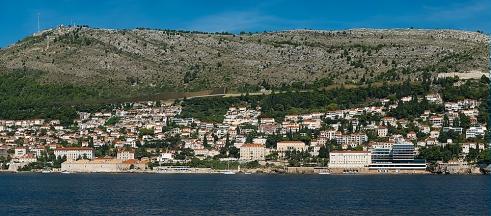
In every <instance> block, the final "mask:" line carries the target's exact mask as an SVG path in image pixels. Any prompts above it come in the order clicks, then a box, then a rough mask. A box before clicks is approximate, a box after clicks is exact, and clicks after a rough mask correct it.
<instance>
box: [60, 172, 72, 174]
mask: <svg viewBox="0 0 491 216" xmlns="http://www.w3.org/2000/svg"><path fill="white" fill-rule="evenodd" d="M61 173H62V174H70V173H71V172H68V171H63V172H61Z"/></svg>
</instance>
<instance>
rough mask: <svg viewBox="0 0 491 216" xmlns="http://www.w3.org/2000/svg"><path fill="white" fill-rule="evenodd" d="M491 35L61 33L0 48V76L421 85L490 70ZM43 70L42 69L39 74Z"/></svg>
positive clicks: (208, 84) (188, 86) (153, 84)
mask: <svg viewBox="0 0 491 216" xmlns="http://www.w3.org/2000/svg"><path fill="white" fill-rule="evenodd" d="M487 40H488V39H487V38H486V37H485V36H484V35H482V34H479V33H476V32H463V31H453V30H368V29H357V30H346V31H309V30H294V31H282V32H270V33H259V34H240V35H232V34H211V33H199V32H180V31H168V30H146V29H134V30H107V29H93V28H87V27H71V28H68V27H59V28H56V29H51V30H47V31H44V32H42V33H39V34H37V35H34V36H31V37H27V38H25V39H23V40H21V41H19V42H18V43H16V44H14V45H12V46H10V47H8V48H4V49H1V50H0V71H1V72H0V73H5V72H9V71H14V70H16V69H17V70H16V71H18V70H19V69H21V70H35V71H41V75H40V76H39V77H38V78H36V80H38V82H40V83H49V84H60V83H61V84H73V85H77V86H95V85H110V86H116V87H122V88H128V89H146V88H154V89H160V90H166V91H196V90H204V89H213V88H217V87H230V88H238V87H239V86H243V85H244V84H251V85H261V84H263V85H264V84H268V85H281V84H291V83H293V82H300V83H303V82H305V83H311V82H313V81H315V80H320V79H323V78H324V79H326V78H327V79H330V80H332V81H334V82H335V83H368V82H374V81H380V80H401V79H404V78H411V79H417V78H418V77H421V75H422V73H423V72H425V71H427V72H430V73H432V74H433V75H434V74H436V73H445V72H464V73H465V72H469V71H474V72H475V71H481V72H484V71H487V68H488V62H487V61H488V60H487V59H488V48H487V46H488V45H487V42H486V41H487ZM36 74H39V73H36Z"/></svg>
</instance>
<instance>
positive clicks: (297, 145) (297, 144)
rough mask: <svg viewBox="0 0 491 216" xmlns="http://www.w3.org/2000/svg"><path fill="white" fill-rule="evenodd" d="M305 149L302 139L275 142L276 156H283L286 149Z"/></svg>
mask: <svg viewBox="0 0 491 216" xmlns="http://www.w3.org/2000/svg"><path fill="white" fill-rule="evenodd" d="M305 150H307V148H306V146H305V143H304V142H302V141H282V142H278V143H277V144H276V151H278V156H280V157H284V156H285V153H286V152H287V151H305Z"/></svg>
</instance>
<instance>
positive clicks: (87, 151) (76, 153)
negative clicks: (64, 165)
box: [54, 147, 94, 160]
mask: <svg viewBox="0 0 491 216" xmlns="http://www.w3.org/2000/svg"><path fill="white" fill-rule="evenodd" d="M54 154H55V156H56V157H57V158H58V157H63V156H66V158H67V160H77V159H80V158H87V159H92V158H94V149H93V148H90V147H66V148H57V149H55V150H54Z"/></svg>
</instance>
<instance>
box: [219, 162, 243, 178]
mask: <svg viewBox="0 0 491 216" xmlns="http://www.w3.org/2000/svg"><path fill="white" fill-rule="evenodd" d="M238 168H239V171H240V165H239V167H238ZM227 169H228V170H225V171H223V172H222V174H225V175H235V172H234V171H232V170H230V164H229V162H228V161H227Z"/></svg>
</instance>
